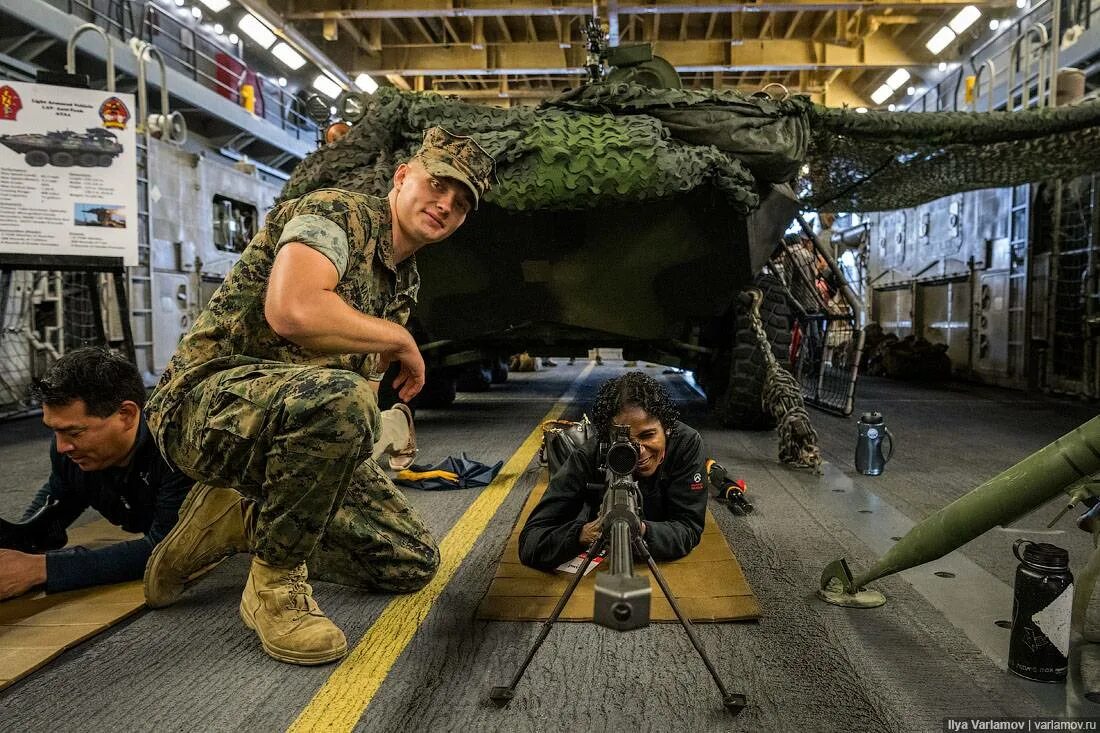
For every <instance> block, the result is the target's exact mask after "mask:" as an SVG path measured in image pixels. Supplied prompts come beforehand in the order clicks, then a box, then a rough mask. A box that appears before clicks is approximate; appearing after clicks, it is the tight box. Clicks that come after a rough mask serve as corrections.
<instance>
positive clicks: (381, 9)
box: [284, 0, 1014, 20]
mask: <svg viewBox="0 0 1100 733" xmlns="http://www.w3.org/2000/svg"><path fill="white" fill-rule="evenodd" d="M972 2H973V0H806V1H804V2H800V1H799V0H761V1H760V2H734V3H712V2H710V3H708V2H697V3H676V4H668V5H618V6H617V13H618V14H622V13H626V14H637V15H670V14H677V13H735V12H742V13H797V12H799V11H803V12H812V11H820V10H863V9H866V10H875V11H881V10H885V9H887V8H901V9H913V8H927V9H944V10H946V9H951V8H958V7H960V6H963V5H969V4H971V3H972ZM329 4H330V0H297V2H295V3H294V5H293V9H288V11H287V12H286V13H285V14H284V17H285V18H286V19H287V20H321V19H323V18H442V17H449V18H462V17H474V16H479V15H481V16H538V15H542V16H547V15H549V16H553V15H591V13H592V3H591V2H576V1H575V0H574V1H573V2H562V1H560V0H525V2H523V3H522V4H520V3H516V4H508V5H503V4H501V0H466V1H465V2H463V3H462V6H461V7H455V3H454V2H453V0H417V1H416V2H415V3H407V2H404V1H403V0H384V1H383V0H378V1H376V2H374V3H372V5H374V7H370V8H346V9H337V8H332V7H329ZM1013 5H1014V3H1013V2H1012V1H1011V0H993V2H989V3H983V6H984V7H1010V6H1013Z"/></svg>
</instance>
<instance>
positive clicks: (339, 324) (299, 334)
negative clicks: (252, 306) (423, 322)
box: [266, 290, 416, 354]
mask: <svg viewBox="0 0 1100 733" xmlns="http://www.w3.org/2000/svg"><path fill="white" fill-rule="evenodd" d="M266 314H267V318H268V322H269V323H270V325H271V327H272V328H273V329H274V330H275V332H276V333H278V334H279V335H280V336H282V337H283V338H285V339H287V340H288V341H293V342H294V343H296V344H298V345H299V346H302V347H303V348H306V349H309V350H310V351H318V352H322V353H328V354H393V353H395V352H399V351H402V350H405V349H410V348H416V342H415V341H414V340H413V338H412V335H411V334H410V333H409V332H408V331H407V330H405V328H404V327H402V326H400V325H398V324H396V323H392V322H390V321H386V320H383V319H381V318H375V317H374V316H368V315H367V314H365V313H360V312H359V311H357V310H355V309H354V308H352V307H351V306H350V305H348V304H347V303H345V302H344V300H343V299H342V298H341V297H340V296H339V295H337V294H336V293H334V292H332V291H330V290H318V291H315V292H314V293H312V294H311V295H310V296H309V297H303V298H297V299H295V302H294V303H293V305H289V306H284V307H281V308H277V309H275V308H272V307H271V305H270V301H269V305H268V308H267V309H266Z"/></svg>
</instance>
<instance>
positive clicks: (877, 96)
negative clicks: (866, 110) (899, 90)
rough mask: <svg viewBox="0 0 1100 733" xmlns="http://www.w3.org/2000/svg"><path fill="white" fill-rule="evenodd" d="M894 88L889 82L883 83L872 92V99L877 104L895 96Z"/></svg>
mask: <svg viewBox="0 0 1100 733" xmlns="http://www.w3.org/2000/svg"><path fill="white" fill-rule="evenodd" d="M893 94H894V90H893V89H891V88H890V86H889V85H888V84H883V85H882V86H880V87H879V88H878V89H876V90H875V91H874V92H873V93H872V94H871V101H872V102H874V103H875V104H882V103H883V102H885V101H886V100H887V99H889V98H890V97H891V96H893Z"/></svg>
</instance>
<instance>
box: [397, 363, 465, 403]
mask: <svg viewBox="0 0 1100 733" xmlns="http://www.w3.org/2000/svg"><path fill="white" fill-rule="evenodd" d="M456 381H457V380H456V379H455V375H454V374H453V373H452V372H450V371H449V370H443V369H440V370H438V371H435V370H431V371H429V372H428V378H427V382H426V383H425V384H424V389H422V390H420V394H418V395H417V396H416V397H413V398H412V400H411V401H410V402H409V406H410V407H412V408H413V409H414V410H419V409H421V408H423V409H429V410H438V409H442V408H445V407H450V406H451V405H453V404H454V402H455V397H456V396H457V395H456V394H455V383H456Z"/></svg>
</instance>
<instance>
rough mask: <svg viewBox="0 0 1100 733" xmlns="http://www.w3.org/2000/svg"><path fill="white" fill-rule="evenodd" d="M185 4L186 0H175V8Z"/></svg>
mask: <svg viewBox="0 0 1100 733" xmlns="http://www.w3.org/2000/svg"><path fill="white" fill-rule="evenodd" d="M186 4H187V0H176V7H177V8H182V7H183V6H184V5H186Z"/></svg>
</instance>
